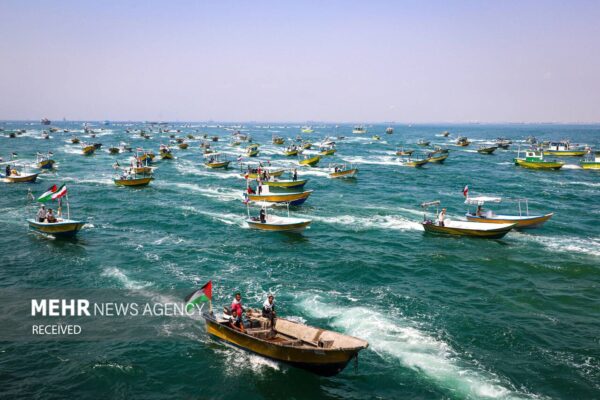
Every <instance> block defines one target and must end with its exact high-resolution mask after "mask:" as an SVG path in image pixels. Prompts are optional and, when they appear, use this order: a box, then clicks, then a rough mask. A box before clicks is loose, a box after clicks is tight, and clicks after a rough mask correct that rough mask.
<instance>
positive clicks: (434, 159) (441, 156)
mask: <svg viewBox="0 0 600 400" xmlns="http://www.w3.org/2000/svg"><path fill="white" fill-rule="evenodd" d="M448 155H449V154H448V153H438V154H435V153H430V154H429V158H428V160H429V162H430V163H438V164H441V163H443V162H444V161H446V158H448Z"/></svg>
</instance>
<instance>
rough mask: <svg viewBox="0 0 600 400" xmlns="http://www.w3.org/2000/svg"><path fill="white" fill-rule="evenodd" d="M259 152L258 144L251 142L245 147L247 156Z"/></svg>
mask: <svg viewBox="0 0 600 400" xmlns="http://www.w3.org/2000/svg"><path fill="white" fill-rule="evenodd" d="M258 154H259V150H258V144H251V145H249V146H248V147H246V156H247V157H257V156H258Z"/></svg>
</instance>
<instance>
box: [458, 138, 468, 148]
mask: <svg viewBox="0 0 600 400" xmlns="http://www.w3.org/2000/svg"><path fill="white" fill-rule="evenodd" d="M470 144H471V142H469V139H467V138H466V137H464V136H461V137H459V138H458V139H457V140H456V145H457V146H461V147H466V146H468V145H470Z"/></svg>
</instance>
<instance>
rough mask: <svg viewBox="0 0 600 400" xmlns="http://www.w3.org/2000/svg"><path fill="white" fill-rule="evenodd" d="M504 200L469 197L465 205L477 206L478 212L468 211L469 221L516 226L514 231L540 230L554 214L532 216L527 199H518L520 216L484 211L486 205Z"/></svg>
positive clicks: (487, 197)
mask: <svg viewBox="0 0 600 400" xmlns="http://www.w3.org/2000/svg"><path fill="white" fill-rule="evenodd" d="M501 201H502V198H500V197H491V196H477V197H467V199H466V200H465V204H468V205H472V206H476V207H477V208H476V210H475V211H474V212H471V211H470V210H469V211H467V214H466V217H467V221H470V222H479V223H487V224H515V227H514V229H531V228H539V227H541V226H542V225H543V224H544V223H545V222H546V221H548V220H549V219H550V218H551V217H552V216H553V215H554V213H548V214H539V215H530V214H529V201H528V200H527V199H517V200H516V202H517V204H518V209H519V215H501V214H496V213H495V212H494V211H492V210H487V211H486V210H484V209H483V206H484V205H485V203H500V202H501ZM523 208H524V209H523Z"/></svg>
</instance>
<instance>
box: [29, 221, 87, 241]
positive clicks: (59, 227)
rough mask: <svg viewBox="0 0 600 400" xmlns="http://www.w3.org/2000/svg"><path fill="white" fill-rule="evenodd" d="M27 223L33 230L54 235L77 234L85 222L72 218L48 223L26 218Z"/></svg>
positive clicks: (69, 235) (66, 235)
mask: <svg viewBox="0 0 600 400" xmlns="http://www.w3.org/2000/svg"><path fill="white" fill-rule="evenodd" d="M27 223H28V224H29V227H30V228H31V229H32V230H34V231H36V232H40V233H44V234H46V235H52V236H54V237H72V236H75V235H76V234H77V232H79V231H80V230H81V228H82V227H83V225H85V223H84V222H82V221H72V220H69V221H63V222H56V223H52V224H49V223H41V222H36V221H34V220H32V219H28V220H27Z"/></svg>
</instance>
